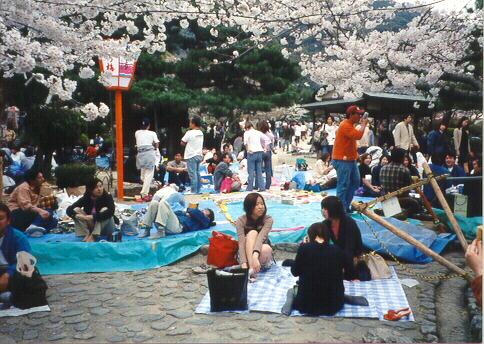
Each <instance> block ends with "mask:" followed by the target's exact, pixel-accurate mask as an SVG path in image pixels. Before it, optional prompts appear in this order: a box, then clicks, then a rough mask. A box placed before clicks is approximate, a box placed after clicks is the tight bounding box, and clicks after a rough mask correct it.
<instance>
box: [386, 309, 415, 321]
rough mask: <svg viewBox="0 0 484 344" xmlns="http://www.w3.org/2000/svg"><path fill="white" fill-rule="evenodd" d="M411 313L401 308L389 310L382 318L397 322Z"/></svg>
mask: <svg viewBox="0 0 484 344" xmlns="http://www.w3.org/2000/svg"><path fill="white" fill-rule="evenodd" d="M411 313H412V311H411V310H410V309H409V308H402V309H399V310H396V311H395V310H392V309H390V310H389V311H388V312H387V314H385V315H384V316H383V318H384V319H385V320H388V321H398V320H400V319H401V318H403V317H408V316H409V315H410V314H411Z"/></svg>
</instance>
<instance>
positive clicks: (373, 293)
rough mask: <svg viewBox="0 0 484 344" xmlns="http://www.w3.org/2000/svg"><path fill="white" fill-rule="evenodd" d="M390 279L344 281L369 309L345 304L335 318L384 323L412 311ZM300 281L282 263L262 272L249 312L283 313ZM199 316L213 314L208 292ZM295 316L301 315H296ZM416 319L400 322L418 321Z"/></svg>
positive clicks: (249, 293)
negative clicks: (390, 315) (394, 312)
mask: <svg viewBox="0 0 484 344" xmlns="http://www.w3.org/2000/svg"><path fill="white" fill-rule="evenodd" d="M390 269H391V271H392V277H391V278H389V279H380V280H373V281H368V282H351V281H344V285H345V294H347V295H353V296H364V297H365V298H366V299H367V300H368V303H369V306H353V305H347V304H345V305H344V307H343V309H342V310H341V311H339V312H338V313H336V314H335V315H334V317H345V318H376V319H380V320H384V319H383V315H384V314H385V313H386V312H387V311H388V310H390V309H394V310H397V309H401V308H406V307H410V306H409V304H408V301H407V297H406V295H405V292H404V291H403V288H402V285H401V283H400V280H399V279H398V276H397V274H396V272H395V270H394V269H393V267H390ZM297 279H298V278H297V277H294V276H293V275H292V274H291V271H290V268H288V267H283V266H281V262H278V263H277V264H276V265H273V266H272V267H271V268H270V269H269V270H268V271H266V272H261V273H260V274H259V275H258V277H257V280H256V281H255V282H254V283H249V284H248V288H247V297H248V303H249V311H259V312H270V313H281V309H282V306H283V305H284V303H285V302H286V294H287V290H288V289H289V288H291V287H293V286H294V284H295V283H296V281H297ZM195 313H202V314H211V312H210V294H209V292H207V293H206V294H205V296H204V297H203V298H202V301H201V302H200V304H199V305H198V306H197V308H196V310H195ZM291 315H292V316H298V315H301V314H300V313H299V312H297V311H293V312H292V314H291ZM414 320H415V319H414V318H413V315H410V316H409V317H408V318H402V319H401V320H400V321H414Z"/></svg>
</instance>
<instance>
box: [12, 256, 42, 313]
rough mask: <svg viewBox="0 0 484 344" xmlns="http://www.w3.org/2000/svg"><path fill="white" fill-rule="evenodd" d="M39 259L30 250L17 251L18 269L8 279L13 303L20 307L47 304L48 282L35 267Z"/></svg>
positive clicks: (25, 307)
mask: <svg viewBox="0 0 484 344" xmlns="http://www.w3.org/2000/svg"><path fill="white" fill-rule="evenodd" d="M36 262H37V260H36V259H35V257H34V256H32V255H31V254H30V253H28V252H24V251H21V252H18V253H17V271H15V273H14V274H13V276H12V277H11V278H10V279H9V281H8V290H10V292H11V293H12V304H13V305H14V306H15V307H17V308H20V309H27V308H32V307H39V306H44V305H46V304H47V297H46V291H47V283H45V281H44V280H43V279H42V276H41V275H40V273H39V270H38V269H37V268H36V267H35V264H36Z"/></svg>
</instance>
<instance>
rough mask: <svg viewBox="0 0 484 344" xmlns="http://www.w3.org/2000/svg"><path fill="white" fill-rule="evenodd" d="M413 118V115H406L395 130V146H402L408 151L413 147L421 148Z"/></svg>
mask: <svg viewBox="0 0 484 344" xmlns="http://www.w3.org/2000/svg"><path fill="white" fill-rule="evenodd" d="M412 120H413V117H412V115H407V116H405V117H404V118H403V121H401V122H400V123H398V124H397V126H396V127H395V131H394V132H393V138H394V139H395V147H397V148H401V149H403V150H405V151H407V152H409V151H411V149H412V148H413V147H415V148H416V149H418V148H419V145H418V142H417V138H416V137H415V134H414V132H413V126H412V125H411V123H412Z"/></svg>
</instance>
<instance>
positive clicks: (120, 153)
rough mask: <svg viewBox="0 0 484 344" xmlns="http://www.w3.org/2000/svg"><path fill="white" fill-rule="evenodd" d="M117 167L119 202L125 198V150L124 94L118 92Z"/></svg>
mask: <svg viewBox="0 0 484 344" xmlns="http://www.w3.org/2000/svg"><path fill="white" fill-rule="evenodd" d="M115 102H116V166H117V171H118V200H123V198H124V148H123V92H122V91H121V90H116V92H115Z"/></svg>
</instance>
